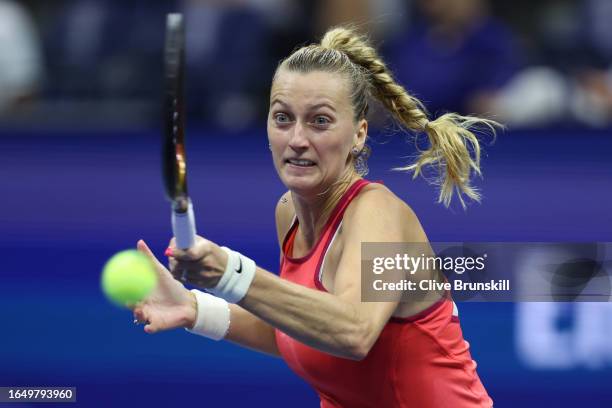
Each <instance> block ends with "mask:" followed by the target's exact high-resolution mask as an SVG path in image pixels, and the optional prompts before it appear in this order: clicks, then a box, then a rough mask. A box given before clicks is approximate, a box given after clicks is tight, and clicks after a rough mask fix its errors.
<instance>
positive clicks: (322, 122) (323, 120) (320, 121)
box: [314, 116, 331, 126]
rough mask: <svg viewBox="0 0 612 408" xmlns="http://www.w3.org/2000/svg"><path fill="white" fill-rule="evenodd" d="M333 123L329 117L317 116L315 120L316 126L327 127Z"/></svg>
mask: <svg viewBox="0 0 612 408" xmlns="http://www.w3.org/2000/svg"><path fill="white" fill-rule="evenodd" d="M330 123H331V120H330V119H329V118H328V117H327V116H317V117H315V119H314V124H315V125H317V126H327V125H329V124H330Z"/></svg>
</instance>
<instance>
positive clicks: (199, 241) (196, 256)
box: [165, 236, 212, 261]
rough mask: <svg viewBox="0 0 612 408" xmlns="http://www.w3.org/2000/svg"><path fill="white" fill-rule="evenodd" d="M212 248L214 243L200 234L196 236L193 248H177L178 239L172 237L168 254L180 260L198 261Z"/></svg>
mask: <svg viewBox="0 0 612 408" xmlns="http://www.w3.org/2000/svg"><path fill="white" fill-rule="evenodd" d="M211 250H212V243H211V242H210V241H209V240H207V239H205V238H202V237H200V236H196V239H195V243H194V244H193V246H192V247H191V248H185V249H181V248H177V247H176V240H175V239H174V238H172V239H171V240H170V244H169V246H168V249H166V253H165V255H166V256H169V257H173V258H175V259H178V260H179V261H197V260H200V259H202V258H204V257H205V256H206V255H208V254H209V253H210V252H211Z"/></svg>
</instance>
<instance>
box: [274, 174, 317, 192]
mask: <svg viewBox="0 0 612 408" xmlns="http://www.w3.org/2000/svg"><path fill="white" fill-rule="evenodd" d="M283 184H285V187H287V189H288V190H291V191H294V192H296V193H298V194H303V193H307V192H311V191H313V190H316V189H318V188H319V187H320V184H321V181H320V180H319V179H318V177H316V176H314V175H300V176H296V175H287V174H285V175H284V177H283Z"/></svg>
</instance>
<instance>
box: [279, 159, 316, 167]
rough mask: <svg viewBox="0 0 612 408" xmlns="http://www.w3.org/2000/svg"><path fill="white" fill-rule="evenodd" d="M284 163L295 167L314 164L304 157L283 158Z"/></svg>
mask: <svg viewBox="0 0 612 408" xmlns="http://www.w3.org/2000/svg"><path fill="white" fill-rule="evenodd" d="M285 163H289V164H291V165H293V166H297V167H312V166H314V165H315V162H313V161H311V160H306V159H287V160H285Z"/></svg>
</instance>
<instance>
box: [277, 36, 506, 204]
mask: <svg viewBox="0 0 612 408" xmlns="http://www.w3.org/2000/svg"><path fill="white" fill-rule="evenodd" d="M281 66H286V67H287V68H288V69H291V70H299V71H302V72H307V71H310V70H314V69H321V70H326V71H330V72H341V73H345V74H348V76H349V78H350V81H351V84H352V88H353V92H352V95H351V96H352V104H353V108H354V111H355V114H356V119H359V118H360V117H363V116H365V113H366V112H367V99H368V96H369V95H372V96H374V97H375V98H376V99H377V100H378V101H380V102H381V103H382V105H383V106H384V107H385V108H386V109H387V110H388V111H389V112H390V113H391V114H392V116H393V117H394V119H395V120H396V121H397V122H398V123H399V124H400V125H401V126H402V127H403V128H405V129H407V130H411V131H413V132H423V131H424V132H425V133H426V134H427V136H428V139H429V148H427V149H426V150H422V151H420V152H419V155H418V157H417V159H416V161H415V162H414V163H413V164H410V165H407V166H404V167H399V168H396V169H394V170H403V171H412V172H413V178H416V177H418V176H419V175H424V173H425V169H428V168H431V169H433V170H435V171H436V177H435V179H434V183H435V184H437V185H439V186H440V193H439V197H438V202H441V203H443V204H444V205H445V206H447V207H448V206H449V205H450V202H451V199H452V197H453V194H454V193H455V192H457V193H458V194H457V195H458V197H459V201H460V202H461V205H462V206H463V207H464V208H465V206H466V204H465V201H464V198H463V195H465V196H467V197H468V198H470V199H472V200H475V201H480V194H479V193H478V191H477V189H476V188H475V187H473V186H472V185H471V175H472V172H474V173H476V174H477V175H479V176H480V175H481V172H480V143H479V141H478V138H477V137H476V135H475V134H474V131H490V132H491V133H492V134H493V135H495V128H496V127H498V126H500V125H499V124H498V123H497V122H495V121H492V120H487V119H481V118H477V117H472V116H461V115H458V114H456V113H447V114H444V115H442V116H440V117H439V118H437V119H435V120H430V119H429V116H428V114H427V111H426V109H425V107H424V106H423V104H422V103H421V102H420V101H419V100H418V99H417V98H415V97H414V96H412V95H410V94H409V93H408V92H406V90H405V89H404V88H403V87H402V86H401V85H400V84H398V83H397V82H396V81H395V79H394V78H393V75H392V73H391V72H390V71H389V69H388V68H387V66H386V65H385V63H384V62H383V60H382V59H381V58H380V56H379V55H378V53H377V52H376V50H375V49H374V47H372V46H371V45H370V43H369V41H368V40H367V38H366V37H364V36H363V35H361V34H359V33H358V32H357V31H356V30H354V29H351V28H347V27H336V28H333V29H330V30H329V31H327V33H326V34H325V36H324V37H323V39H322V40H321V44H320V45H310V46H307V47H303V48H301V49H299V50H298V51H296V52H295V53H293V54H292V55H291V56H290V57H289V58H287V59H286V60H285V61H283V63H282V64H281Z"/></svg>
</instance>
